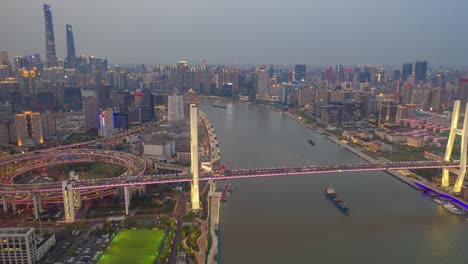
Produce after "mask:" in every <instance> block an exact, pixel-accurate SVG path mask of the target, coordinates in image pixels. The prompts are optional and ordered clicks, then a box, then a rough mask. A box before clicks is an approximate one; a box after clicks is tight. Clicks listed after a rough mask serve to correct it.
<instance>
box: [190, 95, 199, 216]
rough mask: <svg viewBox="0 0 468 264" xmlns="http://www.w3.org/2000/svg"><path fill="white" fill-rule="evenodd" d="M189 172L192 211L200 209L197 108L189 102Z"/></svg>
mask: <svg viewBox="0 0 468 264" xmlns="http://www.w3.org/2000/svg"><path fill="white" fill-rule="evenodd" d="M190 158H191V159H190V162H191V166H190V172H191V173H192V176H193V178H192V184H191V192H190V193H191V202H192V211H198V210H200V192H199V187H198V109H197V105H196V104H190Z"/></svg>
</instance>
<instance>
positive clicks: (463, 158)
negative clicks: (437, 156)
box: [453, 103, 468, 193]
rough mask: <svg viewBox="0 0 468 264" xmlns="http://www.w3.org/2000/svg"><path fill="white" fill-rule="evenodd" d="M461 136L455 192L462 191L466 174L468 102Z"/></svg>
mask: <svg viewBox="0 0 468 264" xmlns="http://www.w3.org/2000/svg"><path fill="white" fill-rule="evenodd" d="M460 136H461V150H460V151H461V153H460V174H458V177H457V180H456V181H455V185H454V186H453V192H454V193H461V191H462V187H463V181H464V180H465V175H466V163H467V157H466V156H467V155H468V103H466V106H465V117H464V118H463V128H462V131H461V133H460Z"/></svg>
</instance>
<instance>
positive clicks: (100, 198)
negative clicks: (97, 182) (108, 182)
mask: <svg viewBox="0 0 468 264" xmlns="http://www.w3.org/2000/svg"><path fill="white" fill-rule="evenodd" d="M103 197H104V191H103V190H101V191H99V200H101V201H102V199H103Z"/></svg>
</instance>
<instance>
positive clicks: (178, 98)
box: [167, 95, 184, 121]
mask: <svg viewBox="0 0 468 264" xmlns="http://www.w3.org/2000/svg"><path fill="white" fill-rule="evenodd" d="M180 120H184V96H183V95H169V96H168V100H167V121H180Z"/></svg>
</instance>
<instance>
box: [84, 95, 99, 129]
mask: <svg viewBox="0 0 468 264" xmlns="http://www.w3.org/2000/svg"><path fill="white" fill-rule="evenodd" d="M83 109H84V115H85V130H86V131H90V130H93V129H97V128H99V99H98V98H97V97H95V96H86V97H84V98H83Z"/></svg>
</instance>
